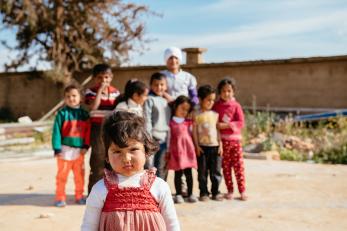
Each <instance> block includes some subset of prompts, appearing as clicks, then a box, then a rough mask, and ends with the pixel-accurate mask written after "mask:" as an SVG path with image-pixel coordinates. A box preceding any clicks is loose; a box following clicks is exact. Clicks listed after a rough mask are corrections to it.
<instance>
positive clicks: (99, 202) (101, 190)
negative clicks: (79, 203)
mask: <svg viewBox="0 0 347 231" xmlns="http://www.w3.org/2000/svg"><path fill="white" fill-rule="evenodd" d="M106 195H107V189H106V187H105V184H104V180H100V181H98V182H97V183H96V184H95V185H94V186H93V188H92V191H91V192H90V194H89V196H88V198H87V204H86V209H85V211H84V217H83V221H82V225H81V231H97V230H99V220H100V214H101V210H102V208H103V206H104V202H105V198H106Z"/></svg>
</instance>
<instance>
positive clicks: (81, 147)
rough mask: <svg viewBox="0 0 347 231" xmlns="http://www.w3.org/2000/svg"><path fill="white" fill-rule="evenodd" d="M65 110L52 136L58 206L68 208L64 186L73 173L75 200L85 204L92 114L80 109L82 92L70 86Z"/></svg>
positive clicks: (59, 114)
mask: <svg viewBox="0 0 347 231" xmlns="http://www.w3.org/2000/svg"><path fill="white" fill-rule="evenodd" d="M64 102H65V106H64V107H63V108H62V109H60V110H59V111H58V114H57V115H56V117H55V121H54V125H53V134H52V146H53V149H54V155H55V157H56V159H57V165H58V172H57V177H56V193H55V206H57V207H65V206H66V194H65V185H66V181H67V177H68V175H69V172H70V170H72V171H73V174H74V181H75V200H76V203H77V204H85V198H84V197H83V189H84V154H85V153H86V151H87V150H88V148H89V137H90V121H89V113H88V112H87V111H86V110H84V109H83V108H81V106H80V104H81V94H80V92H79V89H78V88H77V87H76V86H74V85H70V86H67V87H66V88H65V89H64Z"/></svg>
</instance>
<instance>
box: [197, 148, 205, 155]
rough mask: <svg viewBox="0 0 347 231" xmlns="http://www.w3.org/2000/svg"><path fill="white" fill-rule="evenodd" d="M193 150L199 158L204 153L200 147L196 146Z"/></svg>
mask: <svg viewBox="0 0 347 231" xmlns="http://www.w3.org/2000/svg"><path fill="white" fill-rule="evenodd" d="M195 150H196V155H197V156H200V155H201V154H202V153H204V150H202V148H201V147H200V146H196V147H195Z"/></svg>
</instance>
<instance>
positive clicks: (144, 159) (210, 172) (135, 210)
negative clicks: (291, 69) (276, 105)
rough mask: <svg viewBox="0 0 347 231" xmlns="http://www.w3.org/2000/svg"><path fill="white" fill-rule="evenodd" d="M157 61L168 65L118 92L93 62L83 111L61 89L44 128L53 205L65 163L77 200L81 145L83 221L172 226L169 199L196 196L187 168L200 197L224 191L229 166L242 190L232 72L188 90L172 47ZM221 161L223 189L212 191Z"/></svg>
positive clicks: (102, 225) (97, 225) (72, 90)
mask: <svg viewBox="0 0 347 231" xmlns="http://www.w3.org/2000/svg"><path fill="white" fill-rule="evenodd" d="M164 60H165V63H166V66H167V70H165V71H162V72H157V73H154V74H153V75H152V76H151V78H150V82H149V87H147V85H146V84H145V83H143V82H141V81H139V80H137V79H132V80H129V81H128V82H127V83H126V86H125V89H124V93H123V94H120V92H119V91H118V90H117V89H116V88H114V87H112V86H111V84H110V83H111V81H112V77H113V75H112V72H111V69H110V67H109V66H108V65H105V64H99V65H96V66H95V67H94V69H93V77H94V79H95V80H96V85H95V87H93V88H90V89H87V91H86V94H85V103H86V104H87V105H88V106H89V109H90V112H89V114H88V112H87V111H85V110H84V109H82V108H81V106H80V104H81V95H80V93H79V91H78V88H77V87H74V86H69V87H67V88H66V89H65V91H64V101H65V105H66V106H65V107H64V108H62V109H61V110H60V111H59V112H58V114H57V116H56V120H55V123H54V130H53V137H52V140H53V148H54V151H55V154H56V156H57V163H58V174H57V178H56V180H57V181H56V182H57V187H56V206H58V207H63V206H65V205H66V202H65V201H66V198H65V191H64V188H65V183H66V178H67V174H68V172H69V171H70V169H72V170H73V172H74V179H75V184H76V191H75V199H76V202H77V203H79V204H84V203H86V200H85V198H84V197H83V184H84V182H83V176H84V166H83V160H84V154H85V152H86V150H87V149H88V147H89V145H90V146H91V149H92V150H91V157H90V167H91V173H90V176H89V185H88V193H89V196H88V199H87V207H86V211H85V215H84V219H83V224H82V230H98V229H99V230H128V229H129V230H179V223H178V220H177V215H176V212H175V208H174V205H173V203H174V202H175V203H183V202H184V201H185V199H184V196H186V201H188V202H192V203H193V202H196V201H197V200H198V199H197V198H196V197H195V196H194V195H193V175H192V169H193V168H195V169H197V170H198V182H199V189H200V196H199V200H200V201H208V200H209V199H210V195H211V199H213V200H217V201H221V200H223V199H224V198H225V199H228V200H230V199H232V197H233V183H232V176H231V171H232V169H234V171H235V176H236V179H237V185H238V189H239V192H240V194H241V200H246V199H247V196H246V194H245V177H244V167H243V157H242V149H241V129H242V127H243V124H244V118H243V112H242V108H241V106H240V104H238V103H237V101H236V100H235V98H234V92H235V82H234V80H233V79H231V78H226V79H224V80H222V81H221V82H220V83H219V84H218V86H217V91H216V90H215V89H214V88H213V87H212V86H210V85H203V86H201V87H199V89H198V91H197V90H196V87H197V82H196V78H195V77H194V76H193V75H191V74H189V73H188V72H185V71H182V70H181V69H180V62H181V61H182V53H181V51H180V49H178V48H175V47H171V48H168V49H166V51H165V53H164ZM217 94H218V96H219V99H218V100H217V101H216V97H217ZM215 101H216V102H215ZM153 167H155V168H153ZM221 167H222V169H223V176H224V179H225V183H226V186H227V189H228V192H227V193H226V194H225V195H222V194H221V193H220V191H219V185H220V182H221V179H222V174H221ZM168 170H173V171H174V174H175V175H174V184H175V190H176V194H175V197H174V200H172V196H171V192H170V189H169V186H168V184H167V183H166V178H167V174H168ZM183 175H184V176H185V179H186V186H187V189H186V190H187V192H184V186H185V184H184V183H183V182H182V176H183ZM208 177H209V178H210V180H211V191H209V189H208V187H207V185H208V183H207V182H208ZM185 193H186V195H185Z"/></svg>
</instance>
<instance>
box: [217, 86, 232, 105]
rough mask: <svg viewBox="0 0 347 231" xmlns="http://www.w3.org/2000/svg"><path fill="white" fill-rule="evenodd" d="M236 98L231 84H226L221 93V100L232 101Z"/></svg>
mask: <svg viewBox="0 0 347 231" xmlns="http://www.w3.org/2000/svg"><path fill="white" fill-rule="evenodd" d="M233 97H234V89H233V87H232V86H231V85H230V84H226V85H224V86H223V87H222V89H221V91H220V98H221V99H222V100H224V101H228V100H231V99H232V98H233Z"/></svg>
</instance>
